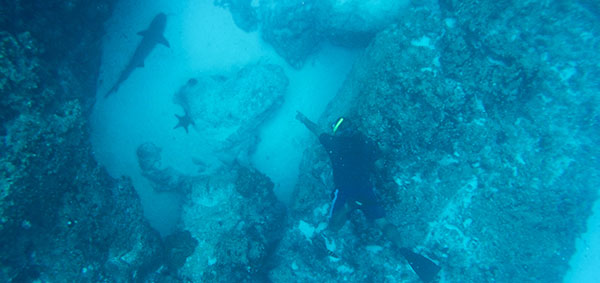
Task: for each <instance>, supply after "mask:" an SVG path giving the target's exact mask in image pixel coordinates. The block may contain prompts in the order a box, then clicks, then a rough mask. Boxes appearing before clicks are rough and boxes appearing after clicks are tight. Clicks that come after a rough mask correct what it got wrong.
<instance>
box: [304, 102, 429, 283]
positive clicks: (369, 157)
mask: <svg viewBox="0 0 600 283" xmlns="http://www.w3.org/2000/svg"><path fill="white" fill-rule="evenodd" d="M296 119H297V120H299V121H300V122H302V123H303V124H304V125H305V126H306V128H308V130H310V131H311V132H312V133H313V134H315V135H316V136H317V137H318V138H319V141H320V142H321V144H322V145H323V147H324V148H325V150H326V151H327V153H328V154H329V159H330V160H331V166H332V168H333V182H334V184H335V188H334V191H333V194H332V195H333V201H332V205H331V207H330V211H329V225H328V229H329V230H331V231H334V232H335V231H338V230H339V229H340V228H341V227H342V226H344V224H345V222H346V220H347V216H348V215H349V213H350V212H352V211H353V210H355V209H360V210H361V211H362V212H363V214H364V215H365V217H366V218H367V219H368V220H370V221H372V222H375V223H376V225H377V226H378V227H379V228H381V230H382V232H383V234H384V235H385V236H386V237H387V238H388V239H389V240H391V241H392V243H393V244H394V245H395V246H396V248H398V251H399V253H400V254H401V255H402V256H403V257H404V258H405V259H406V260H407V261H408V263H409V265H410V266H411V268H412V269H413V270H414V271H415V273H416V274H417V275H418V276H419V278H420V279H421V280H423V281H424V282H431V281H432V280H433V279H434V278H435V277H436V275H437V273H438V272H439V270H440V267H439V266H438V265H437V264H435V263H434V262H433V261H431V260H429V259H428V258H426V257H424V256H422V255H420V254H417V253H414V252H413V251H412V250H411V249H409V248H406V247H403V246H402V242H401V237H400V233H399V231H398V228H397V227H396V226H395V225H393V224H392V223H390V222H389V221H387V220H386V218H385V211H384V209H383V207H382V206H381V205H380V203H379V202H378V201H377V198H376V196H375V192H374V191H373V184H372V183H371V176H372V175H373V173H374V171H375V162H376V161H377V159H378V157H379V155H380V152H379V148H378V147H377V145H376V144H375V143H374V142H373V141H372V140H370V139H369V138H367V137H366V136H365V135H364V134H363V133H361V132H359V131H358V130H357V129H356V128H355V127H354V126H353V125H352V123H351V121H350V120H349V119H347V118H343V117H342V118H339V119H338V120H337V121H336V123H335V124H334V125H333V133H332V134H327V133H325V132H323V131H322V130H321V129H320V128H319V126H317V124H315V123H314V122H312V121H310V120H309V119H308V118H306V116H304V114H302V113H300V112H298V113H297V115H296Z"/></svg>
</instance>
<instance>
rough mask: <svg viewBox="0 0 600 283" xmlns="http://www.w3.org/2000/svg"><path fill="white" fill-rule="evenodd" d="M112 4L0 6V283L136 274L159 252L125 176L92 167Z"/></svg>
mask: <svg viewBox="0 0 600 283" xmlns="http://www.w3.org/2000/svg"><path fill="white" fill-rule="evenodd" d="M114 2H116V1H104V0H102V1H67V2H64V1H53V0H51V1H28V0H16V1H10V2H5V3H2V12H0V24H1V25H2V29H3V31H2V32H0V93H2V95H1V96H0V129H1V130H0V139H1V140H2V142H0V152H1V154H0V265H1V266H2V268H0V281H2V282H37V281H43V282H131V281H143V280H144V279H145V278H146V277H147V276H148V275H149V274H151V273H152V272H153V271H154V270H156V269H157V268H158V265H159V262H160V261H161V259H162V254H163V248H162V243H161V240H160V236H159V235H158V233H157V232H156V231H154V230H153V229H152V228H151V227H150V226H149V225H148V223H147V222H146V220H145V218H144V216H143V211H142V208H141V204H140V200H139V198H138V196H137V195H136V193H135V190H134V189H133V186H132V185H131V182H130V181H129V180H126V179H119V180H114V179H113V178H111V177H110V176H109V175H108V174H107V173H106V172H105V170H103V169H102V168H100V166H99V165H98V164H97V163H96V162H95V161H94V157H93V155H92V150H91V145H90V142H89V135H88V132H89V131H88V130H89V129H88V125H87V117H88V116H89V110H90V108H89V106H90V105H91V102H92V98H93V97H95V95H94V94H95V90H96V86H95V83H96V81H97V73H98V69H99V62H100V48H101V46H100V45H99V44H98V42H100V41H101V38H102V35H103V32H102V28H103V26H102V24H103V21H104V20H105V19H106V18H107V17H108V16H109V15H110V10H111V7H112V6H113V5H114Z"/></svg>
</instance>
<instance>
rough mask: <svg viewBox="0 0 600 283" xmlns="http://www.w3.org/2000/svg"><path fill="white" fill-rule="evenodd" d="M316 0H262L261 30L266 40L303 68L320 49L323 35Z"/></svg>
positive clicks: (288, 59) (290, 62)
mask: <svg viewBox="0 0 600 283" xmlns="http://www.w3.org/2000/svg"><path fill="white" fill-rule="evenodd" d="M317 2H318V1H314V0H309V1H305V0H292V1H276V0H269V1H264V2H263V1H261V2H260V11H261V32H262V36H263V38H264V40H265V41H266V42H269V43H270V44H271V45H273V48H274V49H275V51H277V53H278V54H279V55H280V56H281V57H283V58H284V59H285V60H286V61H287V62H288V63H289V64H290V65H291V66H292V67H294V68H301V67H302V66H303V65H304V61H305V60H306V59H307V58H308V57H309V56H310V55H311V54H313V53H314V52H315V51H316V50H318V48H319V45H320V44H321V40H322V37H321V36H320V34H319V27H318V25H317V23H318V22H319V21H318V17H317V16H318V13H317V11H316V3H317Z"/></svg>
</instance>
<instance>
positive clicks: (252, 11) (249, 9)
mask: <svg viewBox="0 0 600 283" xmlns="http://www.w3.org/2000/svg"><path fill="white" fill-rule="evenodd" d="M252 2H253V1H252V0H215V5H218V6H222V7H226V8H228V9H229V12H231V16H232V17H233V21H234V22H235V24H236V25H237V26H238V27H239V28H240V29H242V30H243V31H245V32H252V31H255V30H256V29H257V28H258V12H257V8H258V7H256V6H253V4H252Z"/></svg>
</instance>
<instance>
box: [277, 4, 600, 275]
mask: <svg viewBox="0 0 600 283" xmlns="http://www.w3.org/2000/svg"><path fill="white" fill-rule="evenodd" d="M437 3H440V4H442V5H441V7H438V6H436V5H432V3H430V6H423V7H421V8H419V9H415V10H414V11H413V13H411V14H410V15H407V16H406V17H405V18H404V20H403V21H402V22H400V23H398V24H397V25H393V26H390V27H389V28H387V29H386V30H384V31H382V32H380V33H378V34H377V36H376V38H375V39H374V40H373V41H372V43H371V45H370V46H369V47H368V48H367V50H366V52H365V53H364V55H363V56H362V58H360V59H359V60H358V61H357V62H356V64H355V65H354V68H353V70H352V72H351V73H350V74H349V77H348V78H347V80H346V82H345V83H344V85H343V87H342V89H341V90H340V92H339V93H338V96H337V97H336V99H334V100H332V103H331V104H330V105H329V107H327V110H326V112H325V114H324V115H323V117H322V118H321V119H320V121H319V123H320V124H321V126H322V127H327V125H330V124H331V122H332V121H335V119H337V118H338V117H339V116H346V117H348V118H350V119H353V120H354V121H355V123H356V124H357V125H358V127H359V129H360V130H361V131H362V132H364V133H365V134H366V135H368V136H369V137H371V138H372V139H374V140H376V141H377V143H378V144H379V147H380V148H381V149H382V151H383V153H384V155H383V156H384V158H383V160H382V165H383V166H380V167H379V169H378V173H377V175H376V176H375V181H376V185H377V186H376V187H377V188H376V193H377V194H378V197H379V199H380V200H381V201H382V203H383V205H384V207H385V209H386V212H387V218H388V220H389V221H391V222H392V223H394V224H395V225H397V226H398V227H400V228H401V233H402V235H403V241H404V243H405V245H406V246H408V247H417V250H418V251H419V252H422V253H424V254H426V255H429V256H431V257H432V258H433V259H434V260H436V261H438V262H439V263H440V265H441V267H442V270H443V272H442V273H441V275H442V276H443V277H444V279H443V280H445V281H472V282H477V281H499V282H504V281H531V280H535V281H540V282H542V281H543V282H559V281H561V280H562V277H563V276H564V273H565V271H566V270H567V268H568V260H569V258H570V256H571V255H572V254H573V253H574V252H575V239H576V237H577V236H578V235H579V234H580V233H582V232H583V231H584V230H585V224H586V223H585V220H586V218H587V217H588V216H589V215H590V213H591V207H592V204H593V202H594V200H595V199H596V197H597V196H596V191H595V190H596V187H597V186H596V185H595V184H597V183H598V182H599V181H600V180H599V179H598V171H597V166H594V165H595V163H596V162H597V160H595V158H596V156H599V154H600V151H599V149H598V148H597V147H596V146H595V144H598V143H599V142H600V139H599V137H598V135H597V134H596V132H597V131H598V130H599V128H600V125H599V124H598V121H599V117H600V110H599V107H598V105H599V101H598V98H597V95H596V93H597V88H598V84H597V80H596V79H594V78H593V76H597V75H598V74H599V73H600V68H599V67H598V65H597V64H596V62H599V61H600V56H599V54H598V53H597V52H595V50H594V49H593V48H582V46H599V44H600V41H599V40H598V38H599V37H597V36H592V35H597V34H600V29H599V28H598V25H594V22H595V21H596V18H595V16H594V14H593V13H591V12H590V11H588V10H586V9H585V8H582V7H581V6H579V5H577V4H575V3H572V4H569V3H561V4H560V5H558V4H557V5H551V6H550V7H548V6H545V5H542V4H537V3H517V2H510V5H508V4H509V2H489V3H486V4H485V5H481V3H479V2H478V3H475V2H472V3H471V2H464V1H439V2H437ZM432 7H433V8H432ZM438 8H439V9H438ZM566 11H569V12H566ZM556 15H562V16H561V18H560V19H558V20H557V18H556ZM515 27H518V28H515ZM582 33H583V34H587V35H588V36H583V37H582V36H581V34H582ZM309 151H310V152H307V153H306V154H305V160H304V161H303V166H302V169H301V177H300V181H299V183H298V186H297V188H296V189H297V190H296V192H295V198H294V203H292V205H291V208H290V216H291V219H290V222H291V223H293V224H294V226H295V227H296V228H295V229H294V230H291V231H288V233H287V234H286V237H285V238H284V240H283V241H282V243H281V249H280V250H279V251H278V255H279V256H280V257H281V258H283V259H286V258H289V260H284V264H282V265H280V266H279V267H278V268H277V269H275V270H274V271H273V272H272V278H282V280H285V279H290V278H305V279H306V280H310V278H311V277H310V276H311V274H323V273H325V274H326V278H325V279H324V280H323V281H335V280H336V279H338V280H339V279H340V278H351V279H352V278H355V276H359V277H358V278H360V276H362V275H363V274H364V272H365V270H375V272H372V273H370V274H371V275H370V276H372V277H371V278H375V279H374V280H375V281H377V280H379V278H378V277H377V276H380V275H381V274H385V275H386V276H388V278H395V280H396V281H401V280H406V279H407V278H408V277H407V276H410V277H411V278H415V277H414V274H412V273H411V272H410V269H409V267H408V265H406V264H398V265H396V264H395V260H397V258H396V259H394V261H393V262H394V263H392V264H390V265H387V264H386V263H387V262H389V260H390V257H389V254H388V250H389V249H388V248H387V247H388V246H389V245H388V244H386V239H380V238H378V234H377V233H374V232H373V230H372V229H369V227H371V226H369V225H368V222H367V221H366V220H365V219H364V216H362V214H361V213H360V212H357V213H355V214H354V215H352V216H351V217H350V221H349V223H348V224H347V225H346V226H345V227H344V228H343V229H342V230H340V232H339V233H338V234H337V237H336V239H335V241H334V244H332V239H329V237H327V233H325V234H321V232H322V231H323V223H325V222H326V217H327V214H326V211H327V210H328V209H329V205H330V204H329V202H328V200H330V199H329V198H328V194H329V193H330V192H331V185H332V184H331V182H332V181H331V173H330V172H331V169H330V168H329V163H328V159H327V155H326V153H325V152H324V151H323V150H321V149H320V147H319V146H318V145H315V146H314V147H312V148H310V149H309ZM324 188H325V189H324ZM323 241H324V242H325V244H323V243H322V242H323ZM297 242H301V243H303V245H304V246H305V247H304V246H303V249H307V250H310V251H311V252H308V253H296V258H293V259H292V254H294V252H295V251H296V250H298V247H297V246H294V243H297ZM357 243H359V244H357ZM373 243H378V244H377V246H379V247H383V249H377V248H374V247H372V246H371V245H373ZM323 246H325V248H323ZM361 247H362V248H363V249H365V250H367V251H372V252H374V251H377V250H378V251H379V253H378V254H377V256H375V257H372V256H371V254H369V253H366V255H365V256H363V257H362V258H357V257H356V255H355V251H356V250H359V249H361ZM318 250H326V253H327V256H323V253H322V252H321V253H319V252H316V251H318ZM336 258H337V259H336ZM392 258H393V257H392ZM401 262H403V261H401ZM515 263H519V264H515ZM349 266H350V267H352V268H351V269H348V267H349ZM390 266H391V267H393V268H390ZM396 267H398V268H396ZM349 270H351V271H349ZM332 273H333V275H332ZM380 273H381V274H380Z"/></svg>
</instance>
